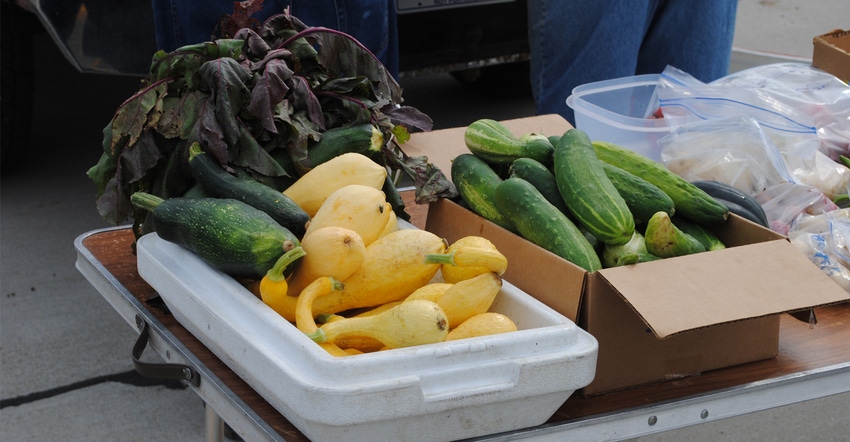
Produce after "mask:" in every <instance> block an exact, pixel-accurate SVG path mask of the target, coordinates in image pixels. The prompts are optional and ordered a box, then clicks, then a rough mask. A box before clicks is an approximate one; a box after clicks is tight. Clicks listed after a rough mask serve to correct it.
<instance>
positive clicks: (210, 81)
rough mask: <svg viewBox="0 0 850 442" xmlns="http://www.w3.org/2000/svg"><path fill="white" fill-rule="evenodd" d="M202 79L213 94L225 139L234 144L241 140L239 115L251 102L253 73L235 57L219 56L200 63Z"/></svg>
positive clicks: (216, 113)
mask: <svg viewBox="0 0 850 442" xmlns="http://www.w3.org/2000/svg"><path fill="white" fill-rule="evenodd" d="M199 73H200V75H201V79H202V82H203V84H204V85H205V86H207V87H208V88H209V90H210V92H211V93H212V96H213V100H214V102H215V116H216V118H217V119H218V123H219V125H220V126H221V129H222V134H223V135H224V141H225V142H226V143H227V144H229V145H233V144H235V143H236V140H238V139H239V131H240V128H239V121H238V118H237V115H239V112H240V111H241V109H242V107H243V106H244V105H245V104H246V103H248V101H249V99H250V94H251V91H250V89H249V88H248V85H247V82H248V81H249V80H251V73H250V72H249V71H247V70H246V69H245V68H244V67H242V65H240V64H239V63H238V62H237V61H236V60H234V59H232V58H217V59H215V60H212V61H208V62H206V63H204V64H203V65H201V68H200V70H199Z"/></svg>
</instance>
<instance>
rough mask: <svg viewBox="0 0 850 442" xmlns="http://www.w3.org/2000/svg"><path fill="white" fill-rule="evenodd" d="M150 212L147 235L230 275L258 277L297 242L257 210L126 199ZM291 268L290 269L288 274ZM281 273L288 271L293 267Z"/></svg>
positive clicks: (213, 201) (196, 201)
mask: <svg viewBox="0 0 850 442" xmlns="http://www.w3.org/2000/svg"><path fill="white" fill-rule="evenodd" d="M130 201H131V202H132V203H133V205H134V206H136V207H138V208H141V209H144V210H147V211H148V212H150V214H151V216H150V219H151V222H152V224H153V231H155V232H156V233H157V235H159V236H160V237H161V238H162V239H164V240H166V241H170V242H173V243H175V244H179V245H181V246H183V247H185V248H187V249H189V250H191V251H193V252H195V253H196V254H197V255H198V256H199V257H200V258H201V259H202V260H204V261H205V262H207V263H208V264H210V265H211V266H212V267H215V268H217V269H219V270H221V271H222V272H224V273H227V274H229V275H231V276H237V277H245V278H252V279H259V278H262V277H263V275H265V274H266V272H267V271H268V270H269V269H270V268H272V266H274V264H275V262H277V260H278V258H280V257H281V256H282V255H283V254H284V253H286V252H287V251H289V250H292V249H294V248H295V247H297V246H299V245H300V242H299V241H298V238H297V237H296V236H295V235H294V234H293V233H292V232H290V231H289V230H288V229H286V228H285V227H283V226H281V225H280V224H278V223H277V222H275V220H274V219H272V217H270V216H269V215H268V214H267V213H265V212H263V211H262V210H259V209H256V208H254V207H251V206H250V205H248V204H246V203H243V202H242V201H238V200H235V199H227V198H183V197H178V198H169V199H166V200H163V199H162V198H160V197H157V196H155V195H151V194H148V193H144V192H136V193H134V194H133V195H131V197H130ZM290 267H291V269H290ZM290 267H288V268H287V269H288V270H290V271H292V270H294V268H295V266H290Z"/></svg>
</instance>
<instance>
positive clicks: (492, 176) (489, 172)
mask: <svg viewBox="0 0 850 442" xmlns="http://www.w3.org/2000/svg"><path fill="white" fill-rule="evenodd" d="M451 176H452V182H453V183H454V185H455V187H456V188H457V192H458V194H459V195H460V196H461V198H462V199H463V201H464V202H465V203H466V204H467V206H469V208H470V209H471V210H472V211H473V212H475V213H477V214H479V215H481V216H482V217H484V218H486V219H488V220H490V221H492V222H494V223H496V224H498V225H499V226H501V227H504V228H506V229H508V230H514V226H513V223H511V221H510V219H508V218H507V216H506V214H504V213H503V212H501V211H500V210H499V209H498V208H497V207H496V197H495V193H496V187H497V186H498V185H499V184H501V183H502V178H501V177H499V175H498V174H497V173H496V172H495V171H494V170H493V168H492V167H490V165H489V164H487V162H486V161H484V160H483V159H481V158H479V157H477V156H475V155H473V154H471V153H463V154H460V155H458V156H457V157H455V159H454V160H452V170H451Z"/></svg>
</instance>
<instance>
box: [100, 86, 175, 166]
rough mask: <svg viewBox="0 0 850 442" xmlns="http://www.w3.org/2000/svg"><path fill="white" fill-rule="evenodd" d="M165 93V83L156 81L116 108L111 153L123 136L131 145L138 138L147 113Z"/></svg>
mask: <svg viewBox="0 0 850 442" xmlns="http://www.w3.org/2000/svg"><path fill="white" fill-rule="evenodd" d="M165 93H166V85H165V83H156V84H153V85H151V86H149V87H147V88H144V89H142V90H140V91H139V92H137V93H136V94H135V95H133V96H132V97H130V99H129V100H127V101H125V102H124V104H122V105H121V107H119V108H118V110H117V111H116V112H115V116H114V117H113V118H112V142H111V145H110V150H111V153H112V154H115V153H116V150H115V147H116V146H117V145H119V143H121V142H122V138H123V137H125V136H126V137H128V140H127V143H128V144H131V145H132V144H133V143H135V142H136V140H138V139H139V137H140V136H141V134H142V131H143V130H144V128H145V126H146V125H147V123H148V113H149V112H150V111H151V110H152V109H153V108H154V106H156V105H157V103H158V102H159V100H160V99H161V97H163V96H164V95H165Z"/></svg>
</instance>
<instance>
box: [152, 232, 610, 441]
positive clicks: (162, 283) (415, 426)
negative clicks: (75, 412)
mask: <svg viewBox="0 0 850 442" xmlns="http://www.w3.org/2000/svg"><path fill="white" fill-rule="evenodd" d="M137 251H138V270H139V274H140V275H141V277H142V278H144V279H145V281H147V282H148V283H149V284H150V285H151V286H152V287H153V288H154V289H155V290H156V291H157V292H158V293H159V294H160V296H161V297H162V298H163V300H164V301H165V303H166V304H167V305H168V307H169V309H170V310H171V312H172V314H173V315H174V316H175V318H176V319H177V320H178V321H179V322H180V323H181V324H182V325H183V326H184V327H186V329H188V330H189V331H190V332H191V333H192V334H193V335H194V336H195V337H197V338H198V340H200V341H201V342H202V343H203V344H204V345H206V346H207V347H208V348H209V349H210V350H211V351H212V352H213V353H215V354H216V355H217V356H218V357H219V358H221V359H222V360H223V361H224V362H225V363H226V364H227V365H228V366H229V367H230V368H231V369H232V370H233V371H234V372H235V373H236V374H237V375H239V376H240V377H241V378H242V379H244V380H245V381H246V382H247V383H248V384H249V385H250V386H251V387H252V388H254V389H255V390H256V391H257V392H258V393H259V394H260V395H261V396H262V397H263V398H265V399H266V400H267V401H268V402H269V403H270V404H271V405H272V406H273V407H275V409H277V410H278V411H279V412H280V413H281V414H283V415H284V416H285V417H286V418H287V419H289V421H290V422H292V423H293V424H294V425H295V426H296V427H298V429H300V430H301V431H302V432H303V433H304V434H305V435H306V436H307V437H309V438H311V439H313V440H338V439H346V440H398V441H405V440H428V441H438V440H455V439H461V438H468V437H475V436H482V435H486V434H493V433H497V432H503V431H510V430H515V429H520V428H527V427H532V426H536V425H540V424H542V423H545V422H546V420H548V419H549V417H551V416H552V415H553V414H554V413H555V412H556V411H557V409H558V408H559V407H560V406H561V405H562V404H563V403H564V401H566V400H567V398H568V397H569V396H570V395H571V394H572V393H573V392H574V391H575V390H577V389H579V388H582V387H584V386H586V385H588V384H589V383H590V382H591V381H592V380H593V376H594V373H595V370H596V356H597V351H598V345H597V342H596V340H595V339H594V338H593V337H592V336H591V335H589V334H588V333H587V332H585V331H584V330H582V329H580V328H578V327H577V326H576V325H575V324H574V323H573V322H572V321H570V320H569V319H568V318H566V317H564V316H562V315H561V314H559V313H557V312H556V311H554V310H552V309H551V308H549V307H547V306H546V305H544V304H542V303H541V302H539V301H537V300H536V299H534V298H533V297H531V296H529V295H528V294H526V293H524V292H522V291H521V290H519V289H517V288H516V287H515V286H513V285H511V284H510V283H509V282H507V281H505V282H504V284H503V288H502V291H501V292H500V294H499V295H498V296H497V297H496V300H495V302H494V305H493V307H492V308H491V311H496V312H501V313H504V314H506V315H508V316H509V317H510V318H511V319H513V320H514V322H516V324H517V327H518V328H519V331H517V332H513V333H506V334H501V335H493V336H484V337H477V338H470V339H463V340H457V341H450V342H441V343H437V344H430V345H422V346H417V347H410V348H403V349H394V350H389V351H382V352H376V353H369V354H363V355H356V356H348V357H342V358H340V357H333V356H331V355H329V354H328V353H327V352H326V351H325V350H323V349H322V348H321V347H319V346H318V345H316V344H315V343H314V342H313V341H311V340H310V339H309V338H307V337H306V336H305V335H304V334H303V333H302V332H300V331H298V329H296V328H295V326H294V325H292V324H291V323H289V322H288V321H286V320H285V319H283V318H282V317H281V316H279V315H278V314H277V313H275V312H274V311H273V310H272V309H270V308H269V307H267V306H266V305H265V304H263V302H262V301H260V300H259V299H258V298H257V297H256V296H254V295H253V294H252V293H251V292H249V291H248V290H247V289H245V288H244V287H242V285H240V284H239V283H238V282H237V281H236V280H234V279H233V278H231V277H230V276H228V275H226V274H224V273H222V272H220V271H217V270H215V269H213V268H212V267H210V266H208V265H207V264H206V263H204V262H203V261H202V260H201V259H200V258H199V257H198V256H197V255H195V254H194V253H192V252H190V251H188V250H187V249H184V248H182V247H180V246H178V245H176V244H173V243H170V242H167V241H165V240H162V239H161V238H159V237H158V236H157V235H156V234H155V233H150V234H147V235H145V236H143V237H142V238H140V239H139V241H138V244H137Z"/></svg>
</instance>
